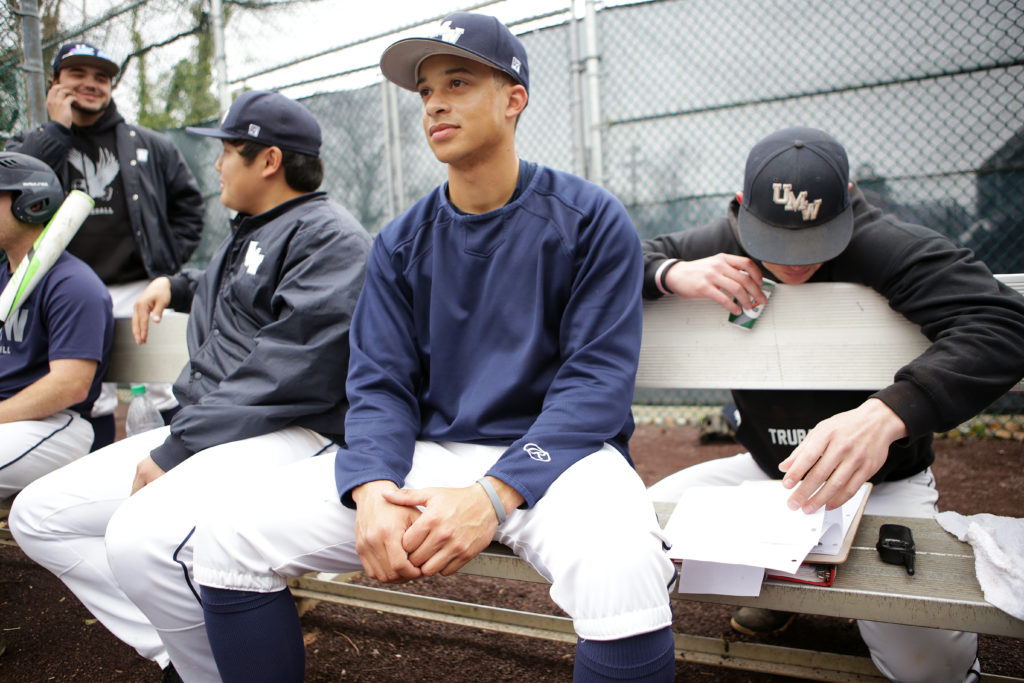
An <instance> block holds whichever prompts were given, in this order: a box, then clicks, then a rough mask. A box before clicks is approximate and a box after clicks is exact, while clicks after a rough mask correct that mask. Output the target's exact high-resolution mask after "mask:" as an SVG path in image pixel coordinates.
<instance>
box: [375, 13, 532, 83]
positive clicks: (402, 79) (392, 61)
mask: <svg viewBox="0 0 1024 683" xmlns="http://www.w3.org/2000/svg"><path fill="white" fill-rule="evenodd" d="M434 55H455V56H456V57H465V58H466V59H472V60H473V61H475V62H480V63H481V64H486V65H487V66H490V67H493V68H495V69H497V70H498V71H501V72H503V73H506V74H508V75H509V77H510V78H512V80H514V81H515V82H516V83H519V84H520V85H522V86H523V87H524V88H526V92H527V93H529V92H530V69H529V67H528V66H527V63H526V48H524V47H523V44H522V43H521V42H520V41H519V39H518V38H516V37H515V36H514V35H512V32H511V31H509V30H508V27H507V26H505V24H503V23H501V22H500V21H498V20H497V19H495V18H494V17H491V16H488V15H486V14H473V13H470V12H456V13H454V14H449V15H448V16H447V17H445V18H444V19H442V20H441V23H440V24H439V25H438V26H437V27H436V28H435V30H434V31H433V32H432V33H431V34H430V35H429V36H427V37H426V38H406V39H404V40H399V41H398V42H396V43H392V44H391V45H390V46H389V47H388V48H387V49H386V50H384V54H382V55H381V57H380V70H381V72H382V73H383V74H384V77H385V78H387V79H388V80H389V81H391V82H392V83H394V84H395V85H397V86H399V87H401V88H405V89H406V90H412V91H413V92H416V90H417V88H416V81H417V79H418V78H419V71H420V64H422V63H423V60H425V59H426V58H427V57H433V56H434Z"/></svg>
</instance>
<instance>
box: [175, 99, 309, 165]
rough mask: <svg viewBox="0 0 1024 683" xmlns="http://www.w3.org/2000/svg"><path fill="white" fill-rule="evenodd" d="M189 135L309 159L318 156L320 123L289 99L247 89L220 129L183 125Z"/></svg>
mask: <svg viewBox="0 0 1024 683" xmlns="http://www.w3.org/2000/svg"><path fill="white" fill-rule="evenodd" d="M185 130H187V131H188V132H189V133H194V134H196V135H205V136H206V137H210V138H220V139H221V140H243V141H248V142H258V143H259V144H261V145H266V146H268V147H271V146H274V147H280V148H281V149H285V150H288V151H290V152H297V153H299V154H305V155H307V156H311V157H319V156H320V143H321V142H322V137H321V135H320V124H319V123H317V121H316V118H315V117H314V116H313V115H312V114H311V113H310V112H309V110H308V109H306V108H305V107H304V106H302V105H301V104H299V103H298V102H296V101H295V100H293V99H290V98H287V97H285V96H284V95H282V94H281V93H278V92H273V91H270V90H249V91H247V92H244V93H242V94H241V95H239V96H238V97H236V98H235V101H234V102H232V103H231V106H230V107H228V111H227V113H226V114H224V119H223V120H222V121H221V123H220V128H196V127H193V126H187V127H186V128H185Z"/></svg>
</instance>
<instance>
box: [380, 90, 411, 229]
mask: <svg viewBox="0 0 1024 683" xmlns="http://www.w3.org/2000/svg"><path fill="white" fill-rule="evenodd" d="M380 89H381V98H382V104H383V107H384V150H385V154H384V156H385V160H386V164H385V167H384V168H385V172H386V173H387V184H388V187H387V196H388V215H389V216H397V215H398V212H399V211H401V210H402V209H403V208H405V191H404V184H403V181H402V134H401V129H400V128H399V126H400V122H399V115H398V98H397V97H396V95H397V94H398V93H397V86H396V85H394V84H393V83H391V81H389V80H387V79H385V80H384V81H383V82H382V83H381V85H380Z"/></svg>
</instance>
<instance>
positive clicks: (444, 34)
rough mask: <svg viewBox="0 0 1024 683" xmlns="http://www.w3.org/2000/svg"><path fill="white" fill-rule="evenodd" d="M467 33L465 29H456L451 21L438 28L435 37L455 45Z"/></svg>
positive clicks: (444, 22) (443, 22) (442, 23)
mask: <svg viewBox="0 0 1024 683" xmlns="http://www.w3.org/2000/svg"><path fill="white" fill-rule="evenodd" d="M465 32H466V29H464V28H455V27H454V26H452V22H451V21H442V22H441V26H439V27H438V31H437V35H436V36H434V37H435V38H437V39H438V40H443V41H444V42H446V43H451V44H452V45H454V44H455V43H457V42H459V38H461V37H462V34H463V33H465Z"/></svg>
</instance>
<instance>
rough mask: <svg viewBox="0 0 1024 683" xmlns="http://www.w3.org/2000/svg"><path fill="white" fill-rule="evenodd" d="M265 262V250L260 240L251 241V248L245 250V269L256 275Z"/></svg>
mask: <svg viewBox="0 0 1024 683" xmlns="http://www.w3.org/2000/svg"><path fill="white" fill-rule="evenodd" d="M261 263H263V250H262V249H260V243H259V242H249V250H248V251H246V252H245V271H246V272H247V273H249V275H255V274H256V271H257V270H259V268H260V264H261Z"/></svg>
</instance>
